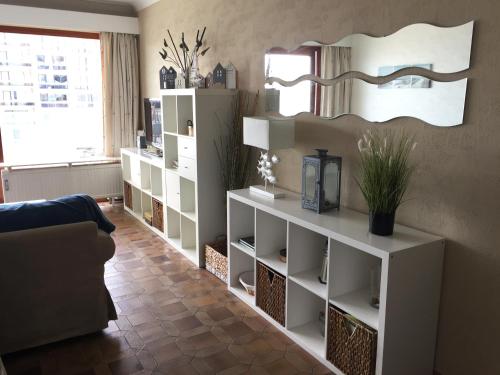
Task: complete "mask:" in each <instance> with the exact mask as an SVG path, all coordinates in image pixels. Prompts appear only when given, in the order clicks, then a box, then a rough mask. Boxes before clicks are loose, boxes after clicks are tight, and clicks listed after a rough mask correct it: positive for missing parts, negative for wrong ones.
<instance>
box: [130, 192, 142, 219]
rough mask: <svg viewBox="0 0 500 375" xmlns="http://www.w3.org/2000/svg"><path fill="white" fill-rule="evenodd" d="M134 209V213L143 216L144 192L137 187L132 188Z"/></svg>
mask: <svg viewBox="0 0 500 375" xmlns="http://www.w3.org/2000/svg"><path fill="white" fill-rule="evenodd" d="M132 209H133V211H134V213H136V214H137V215H140V216H142V192H141V191H140V190H139V189H138V188H136V187H135V186H132Z"/></svg>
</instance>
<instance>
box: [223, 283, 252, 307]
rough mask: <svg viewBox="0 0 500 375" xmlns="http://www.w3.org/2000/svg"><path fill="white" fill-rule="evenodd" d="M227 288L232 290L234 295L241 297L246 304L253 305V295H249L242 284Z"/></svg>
mask: <svg viewBox="0 0 500 375" xmlns="http://www.w3.org/2000/svg"><path fill="white" fill-rule="evenodd" d="M229 290H230V291H231V292H233V294H234V295H235V296H236V297H238V298H239V299H241V300H242V301H243V302H246V303H247V304H248V305H251V306H254V305H255V296H251V295H250V294H248V293H247V291H246V290H245V289H244V288H243V287H242V286H235V287H231V288H229Z"/></svg>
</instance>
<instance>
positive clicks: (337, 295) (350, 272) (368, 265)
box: [329, 239, 382, 330]
mask: <svg viewBox="0 0 500 375" xmlns="http://www.w3.org/2000/svg"><path fill="white" fill-rule="evenodd" d="M381 266H382V259H380V258H378V257H376V256H374V255H371V254H368V253H365V252H364V251H362V250H359V249H356V248H353V247H350V246H348V245H345V244H342V243H340V242H338V241H335V240H333V239H330V264H329V269H331V276H332V277H331V280H330V283H329V296H330V297H329V298H330V302H331V303H332V304H334V305H336V306H337V307H339V308H340V309H342V310H344V311H346V312H347V313H349V314H351V315H353V316H354V317H355V318H356V319H358V320H360V321H361V322H363V323H365V324H367V325H368V326H370V327H372V328H374V329H377V330H378V323H379V309H378V308H376V307H373V306H372V304H371V302H372V301H371V294H372V293H371V288H372V286H371V284H372V281H371V280H372V279H373V277H374V275H376V274H377V273H378V272H380V271H381ZM380 278H381V277H380V276H379V277H378V280H375V281H377V282H378V285H375V287H376V288H377V287H378V289H379V290H380Z"/></svg>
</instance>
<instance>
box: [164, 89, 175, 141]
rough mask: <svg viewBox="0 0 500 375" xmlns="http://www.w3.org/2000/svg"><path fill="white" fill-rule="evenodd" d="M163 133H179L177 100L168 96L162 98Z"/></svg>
mask: <svg viewBox="0 0 500 375" xmlns="http://www.w3.org/2000/svg"><path fill="white" fill-rule="evenodd" d="M161 110H162V115H163V121H162V122H163V131H164V132H169V133H177V98H176V97H175V96H170V95H166V96H163V97H162V103H161Z"/></svg>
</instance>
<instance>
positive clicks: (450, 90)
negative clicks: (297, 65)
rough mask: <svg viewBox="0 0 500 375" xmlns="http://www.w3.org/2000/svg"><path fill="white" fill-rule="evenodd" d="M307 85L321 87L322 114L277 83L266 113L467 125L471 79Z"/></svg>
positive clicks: (411, 78) (409, 78)
mask: <svg viewBox="0 0 500 375" xmlns="http://www.w3.org/2000/svg"><path fill="white" fill-rule="evenodd" d="M395 82H396V83H395ZM306 83H307V84H308V85H309V87H310V88H311V90H313V89H314V88H315V86H319V87H320V92H321V94H320V95H321V98H320V100H318V102H319V107H318V109H319V111H318V112H316V111H315V108H314V106H311V105H310V106H309V109H308V110H305V111H304V110H299V109H300V108H304V107H307V105H308V104H309V103H310V96H308V94H306V93H304V94H302V95H297V92H296V91H294V89H295V86H292V87H284V86H280V85H278V84H276V83H275V84H273V87H271V88H267V89H266V90H265V92H266V110H267V111H268V112H272V113H276V114H278V113H279V114H281V115H283V116H295V115H297V114H299V113H304V112H309V113H313V114H317V115H319V116H321V117H324V118H330V119H332V118H336V117H339V116H343V115H348V114H351V115H356V116H359V117H362V118H363V119H365V120H367V121H371V122H385V121H388V120H391V119H394V118H397V117H414V118H418V119H420V120H422V121H425V122H427V123H429V124H432V125H436V126H454V125H459V124H461V123H462V122H463V113H464V106H465V95H466V91H467V79H462V80H459V81H454V82H437V81H432V80H430V79H428V78H424V77H420V76H403V77H399V78H398V79H396V80H395V81H391V82H389V84H390V85H389V87H385V85H377V84H372V83H368V82H365V81H363V80H360V79H346V80H344V81H341V82H339V83H337V84H335V85H333V86H320V85H316V84H315V83H314V82H311V81H303V82H301V83H300V84H306ZM386 85H387V84H386ZM274 86H275V87H274ZM309 95H310V94H309Z"/></svg>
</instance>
